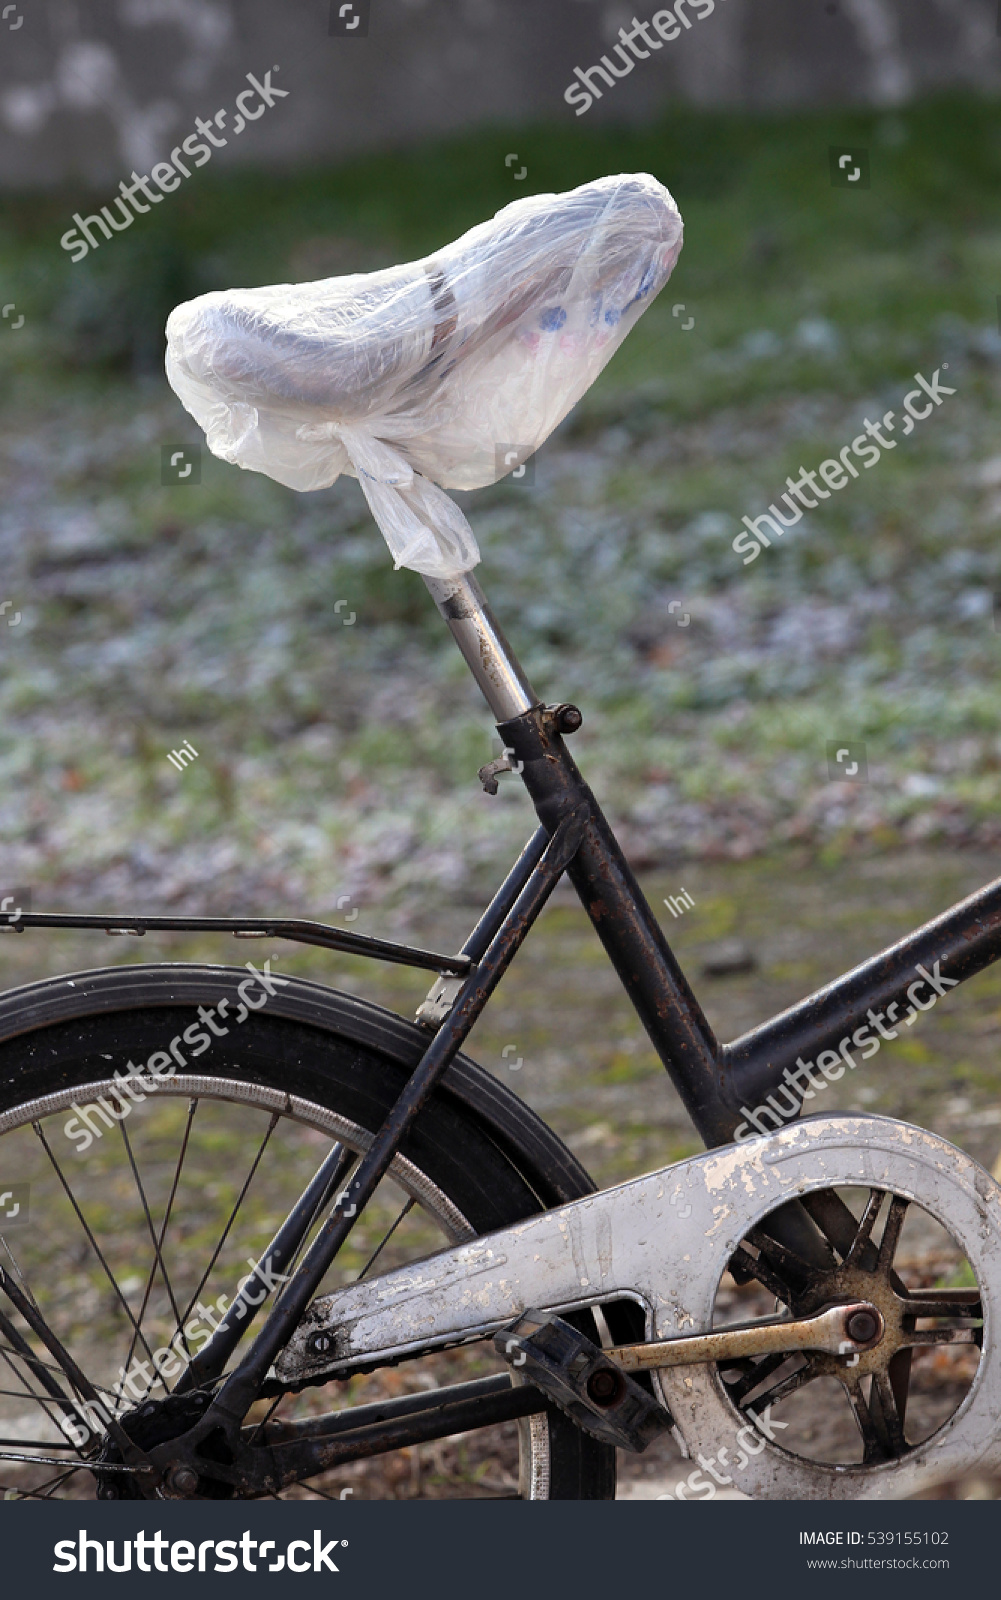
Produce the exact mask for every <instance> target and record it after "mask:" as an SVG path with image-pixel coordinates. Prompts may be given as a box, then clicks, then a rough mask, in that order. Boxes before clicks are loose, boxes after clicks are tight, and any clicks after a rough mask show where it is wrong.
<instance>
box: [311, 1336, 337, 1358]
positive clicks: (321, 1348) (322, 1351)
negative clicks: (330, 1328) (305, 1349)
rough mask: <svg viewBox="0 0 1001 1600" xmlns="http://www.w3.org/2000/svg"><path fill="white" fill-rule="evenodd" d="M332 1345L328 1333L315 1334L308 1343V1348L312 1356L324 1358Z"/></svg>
mask: <svg viewBox="0 0 1001 1600" xmlns="http://www.w3.org/2000/svg"><path fill="white" fill-rule="evenodd" d="M332 1343H333V1340H332V1339H331V1337H330V1335H329V1333H315V1334H314V1335H313V1337H312V1339H310V1341H309V1348H310V1349H311V1350H312V1352H313V1354H314V1355H317V1356H325V1355H326V1353H327V1351H328V1350H329V1349H330V1346H331V1344H332Z"/></svg>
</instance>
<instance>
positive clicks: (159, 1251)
mask: <svg viewBox="0 0 1001 1600" xmlns="http://www.w3.org/2000/svg"><path fill="white" fill-rule="evenodd" d="M197 1107H198V1101H197V1100H195V1099H192V1100H189V1101H188V1119H187V1122H186V1123H185V1125H184V1135H183V1138H182V1139H181V1149H180V1152H179V1154H178V1157H177V1163H176V1165H175V1167H174V1179H173V1183H172V1184H171V1189H170V1194H169V1196H168V1198H167V1206H166V1210H165V1211H164V1214H163V1225H162V1227H161V1229H160V1237H159V1240H158V1241H156V1242H155V1243H154V1250H155V1253H156V1254H155V1259H154V1261H153V1264H152V1266H151V1267H150V1269H149V1273H148V1275H147V1278H146V1287H145V1289H144V1290H143V1297H142V1304H141V1305H140V1307H139V1324H140V1326H141V1325H142V1320H143V1317H144V1316H145V1315H146V1307H147V1305H148V1304H149V1297H150V1295H151V1294H152V1292H153V1284H154V1282H155V1281H156V1266H157V1261H159V1262H160V1265H161V1269H162V1268H163V1241H164V1238H165V1237H166V1233H167V1224H168V1222H169V1221H170V1214H171V1210H172V1209H173V1205H174V1196H175V1195H176V1194H177V1185H178V1183H179V1182H180V1177H181V1168H182V1166H183V1165H184V1157H185V1154H186V1152H187V1148H188V1139H189V1137H190V1135H191V1124H192V1122H193V1121H194V1117H195V1111H196V1109H197ZM121 1126H122V1127H124V1124H121ZM164 1278H165V1279H166V1273H164ZM171 1305H172V1307H173V1311H174V1316H175V1317H176V1316H177V1307H176V1305H175V1304H174V1299H173V1295H171ZM180 1332H181V1342H182V1343H183V1345H184V1348H185V1350H187V1349H188V1342H187V1335H186V1334H185V1332H184V1328H183V1325H182V1327H181V1330H180ZM175 1338H176V1334H175ZM135 1351H136V1335H135V1334H133V1335H132V1343H131V1344H130V1345H129V1353H128V1355H127V1356H126V1358H125V1371H126V1372H129V1371H130V1370H131V1367H132V1358H133V1356H134V1355H135Z"/></svg>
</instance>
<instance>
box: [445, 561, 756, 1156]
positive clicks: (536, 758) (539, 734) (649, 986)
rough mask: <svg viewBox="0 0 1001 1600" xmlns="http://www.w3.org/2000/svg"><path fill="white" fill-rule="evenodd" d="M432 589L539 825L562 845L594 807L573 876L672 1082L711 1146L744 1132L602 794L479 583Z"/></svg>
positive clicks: (706, 1032)
mask: <svg viewBox="0 0 1001 1600" xmlns="http://www.w3.org/2000/svg"><path fill="white" fill-rule="evenodd" d="M424 582H425V583H426V584H427V587H428V589H429V591H430V593H431V596H432V598H433V599H434V602H435V604H436V606H437V607H438V610H439V611H440V612H441V615H442V617H443V618H444V619H445V621H446V623H447V624H448V627H449V630H450V632H451V634H452V637H453V638H454V639H455V642H456V644H457V645H458V646H459V649H460V650H461V652H462V655H463V657H464V658H465V661H466V663H467V665H468V666H469V669H470V671H471V672H472V674H473V677H474V678H475V679H476V682H477V684H478V685H479V687H480V690H481V691H482V693H483V695H484V698H485V699H486V702H487V704H488V705H489V707H490V710H491V711H492V712H493V714H494V718H495V720H496V722H497V731H498V733H499V734H500V736H501V739H502V740H503V742H504V746H505V749H506V750H508V751H509V752H510V753H511V754H513V755H514V756H515V758H516V762H517V763H518V767H517V770H519V771H520V772H521V775H522V779H523V781H524V784H525V787H526V788H527V790H528V792H529V794H530V796H531V798H532V801H533V803H534V805H535V809H536V811H537V813H538V816H539V820H540V822H541V823H542V825H543V827H544V828H545V829H546V831H547V832H548V833H549V834H550V835H552V834H553V833H555V831H556V829H557V827H558V826H559V824H560V822H561V821H562V820H563V818H564V817H565V816H566V815H567V814H568V813H569V812H571V811H574V810H576V809H578V808H579V807H580V806H581V805H586V806H587V808H588V811H589V816H590V820H589V822H588V825H587V827H586V829H585V833H584V838H583V840H582V843H581V845H580V847H579V849H578V851H577V853H576V855H575V856H574V859H573V861H572V862H571V863H570V865H569V867H568V868H567V876H568V877H569V878H570V880H571V882H572V883H573V885H574V888H575V889H576V891H577V893H578V895H579V896H580V899H581V901H582V903H583V905H584V909H585V910H586V911H587V914H588V916H589V917H590V919H591V921H592V922H593V924H594V927H595V930H596V932H597V934H598V937H599V939H600V940H601V942H602V944H603V945H604V947H605V950H606V951H607V953H608V955H609V958H610V959H611V962H612V965H613V966H614V967H615V970H616V972H617V973H618V975H619V979H620V981H621V982H622V984H623V986H624V988H625V990H626V992H627V994H628V995H629V998H630V1000H631V1001H632V1003H633V1005H634V1006H635V1008H636V1011H637V1013H638V1014H639V1017H640V1020H641V1022H642V1023H643V1026H644V1027H645V1029H646V1031H647V1033H648V1034H649V1036H650V1039H651V1041H652V1043H653V1045H654V1048H655V1049H656V1051H657V1054H658V1055H659V1056H660V1058H661V1060H662V1061H663V1063H664V1066H665V1067H666V1068H667V1071H668V1074H669V1076H670V1078H671V1081H672V1082H673V1083H674V1085H675V1088H676V1089H677V1091H678V1093H679V1095H680V1096H681V1098H682V1100H683V1101H684V1104H685V1106H686V1108H687V1110H688V1112H689V1114H690V1116H691V1118H692V1121H693V1122H694V1123H695V1126H696V1128H697V1129H698V1131H699V1134H700V1135H701V1137H702V1138H703V1139H704V1140H705V1142H706V1144H707V1145H715V1144H722V1143H724V1142H726V1141H727V1140H729V1139H730V1138H731V1137H732V1135H733V1130H734V1128H735V1127H736V1125H737V1120H738V1119H737V1118H736V1117H735V1116H734V1114H733V1112H732V1111H731V1109H730V1107H729V1105H728V1104H727V1101H726V1099H725V1098H724V1094H723V1070H724V1069H723V1067H722V1052H721V1050H720V1047H719V1045H718V1043H717V1041H716V1038H715V1036H714V1034H713V1031H712V1029H711V1028H710V1026H709V1023H708V1021H707V1020H706V1018H705V1016H704V1014H703V1012H702V1008H701V1006H700V1005H699V1003H698V1001H697V1000H696V998H695V995H694V994H693V993H692V990H691V988H690V987H689V984H688V982H687V980H686V978H685V976H684V973H683V972H682V971H681V968H680V967H679V965H678V963H677V960H676V959H675V956H674V953H673V951H672V950H671V948H670V946H669V944H668V942H667V939H666V938H665V935H664V931H663V929H662V928H661V926H660V924H659V923H658V921H657V919H656V917H655V916H654V914H653V912H652V910H651V909H650V906H649V905H648V904H647V901H646V899H645V898H644V895H643V891H642V890H641V889H640V886H639V884H638V883H637V882H636V879H635V878H634V877H633V874H632V872H631V871H630V869H629V865H628V863H627V862H626V859H625V857H624V856H623V854H622V850H621V848H620V846H619V844H618V842H617V840H616V839H615V836H614V834H613V833H612V830H611V828H610V827H609V826H608V823H607V822H606V820H605V818H604V816H603V815H602V812H601V809H600V807H599V805H598V803H597V801H596V800H595V798H594V796H593V794H592V793H591V791H590V790H589V789H588V787H587V785H586V784H585V782H584V780H583V778H582V777H581V775H580V773H579V772H578V770H577V767H576V765H575V764H574V762H573V760H572V758H571V756H570V753H569V751H568V750H567V748H566V745H565V744H564V742H563V739H562V737H561V735H560V732H559V729H558V728H557V726H556V723H555V719H554V718H553V717H552V716H550V715H549V714H548V713H547V711H546V709H545V707H544V706H543V705H542V704H541V702H540V700H539V697H538V695H536V694H535V692H534V690H533V689H532V687H531V685H530V684H529V682H528V679H527V677H526V676H525V673H524V671H523V670H522V668H521V666H520V664H519V662H518V660H517V658H516V657H515V655H514V652H513V651H512V649H511V647H510V645H509V644H508V642H507V640H506V639H505V637H504V634H503V632H502V631H501V629H500V627H499V625H498V623H497V621H496V619H495V618H494V616H493V614H492V612H491V610H490V607H489V605H488V603H487V599H486V596H485V595H484V593H483V590H482V589H481V588H480V586H479V584H478V583H477V581H476V579H475V578H474V577H472V575H471V574H470V573H457V574H456V575H455V576H454V577H450V578H429V577H427V576H425V578H424Z"/></svg>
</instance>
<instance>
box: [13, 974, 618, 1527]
mask: <svg viewBox="0 0 1001 1600" xmlns="http://www.w3.org/2000/svg"><path fill="white" fill-rule="evenodd" d="M246 979H247V973H246V971H245V969H243V968H228V967H214V966H199V965H193V964H186V963H185V964H181V963H178V964H173V963H171V964H163V965H157V966H135V965H125V966H119V967H112V968H102V969H97V970H93V971H88V972H81V973H74V974H70V975H67V976H65V977H59V978H53V979H47V980H44V981H42V982H40V983H35V984H30V985H27V986H24V987H23V988H20V989H15V990H11V991H9V992H8V993H6V994H4V995H0V1137H2V1136H3V1135H6V1134H7V1133H9V1132H11V1131H12V1130H14V1129H23V1128H25V1127H26V1126H27V1125H28V1124H29V1123H31V1122H32V1121H35V1120H38V1119H42V1120H44V1118H46V1117H53V1116H61V1115H63V1113H64V1112H65V1109H66V1108H67V1107H68V1106H69V1105H71V1104H72V1103H74V1102H75V1103H76V1104H77V1105H80V1104H81V1103H86V1102H84V1096H85V1095H86V1096H87V1097H88V1099H89V1098H90V1097H91V1096H93V1098H95V1099H96V1096H97V1094H98V1093H99V1092H100V1090H101V1085H105V1086H106V1088H107V1089H108V1091H109V1092H110V1089H111V1085H112V1084H113V1078H112V1077H111V1076H110V1074H109V1068H108V1066H107V1062H108V1059H109V1058H111V1060H112V1061H114V1062H118V1061H119V1060H120V1059H121V1058H128V1059H129V1060H134V1061H135V1062H136V1063H137V1064H138V1063H141V1062H142V1061H144V1060H145V1059H146V1057H147V1056H148V1055H149V1053H150V1052H151V1051H153V1050H156V1049H157V1048H162V1047H163V1045H164V1042H165V1040H166V1039H168V1038H170V1037H171V1036H174V1037H175V1039H176V1038H177V1037H178V1036H179V1035H182V1034H183V1031H184V1029H185V1028H186V1027H191V1026H192V1024H193V1020H194V1019H195V1018H197V1015H198V1012H197V1008H198V1007H199V1006H202V1007H213V1006H215V1007H219V1006H220V1002H221V1000H222V999H223V998H226V999H227V1007H228V1008H231V1009H227V1011H226V1017H227V1020H232V1017H233V1014H234V1011H235V1008H236V1006H237V1005H238V1004H239V1000H238V988H239V985H240V983H241V982H244V983H245V982H246ZM244 992H245V993H246V991H244ZM242 1009H243V1010H244V1011H246V1007H243V1008H242ZM221 1014H222V1013H221V1012H220V1015H221ZM216 1020H217V1022H218V1021H219V1020H220V1019H219V1017H217V1018H216ZM213 1032H214V1030H213ZM428 1038H429V1035H428V1033H427V1031H426V1030H424V1029H421V1028H420V1027H418V1026H416V1025H415V1024H411V1023H408V1022H406V1021H404V1020H403V1019H402V1018H400V1017H397V1016H395V1015H393V1014H392V1013H390V1012H388V1011H385V1010H383V1009H382V1008H381V1007H378V1006H375V1005H373V1004H371V1003H370V1002H367V1001H364V1000H361V999H358V998H357V997H355V996H351V995H346V994H343V993H340V992H338V991H336V990H333V989H330V988H327V987H325V986H324V985H322V984H318V983H315V982H311V981H308V980H304V979H296V978H291V979H287V980H283V981H282V982H281V985H280V987H279V988H278V990H277V993H274V994H272V995H271V996H270V997H269V999H268V1001H267V1004H266V1005H265V1006H263V1007H262V1009H260V1010H258V1011H256V1012H255V1013H254V1014H253V1016H252V1017H249V1016H248V1017H246V1019H245V1022H244V1024H243V1026H242V1027H241V1028H240V1029H239V1032H237V1031H236V1030H231V1031H230V1033H229V1034H228V1036H227V1037H225V1038H223V1037H218V1038H215V1037H214V1038H213V1040H212V1050H211V1057H210V1059H209V1057H206V1061H205V1064H204V1065H201V1064H200V1065H199V1067H198V1068H195V1067H194V1064H193V1063H188V1064H187V1066H186V1068H185V1070H183V1071H181V1070H179V1071H177V1072H176V1074H175V1075H174V1076H172V1077H171V1078H170V1079H167V1080H164V1083H163V1085H162V1088H161V1089H160V1090H158V1095H157V1099H158V1100H159V1101H162V1100H163V1099H169V1098H171V1097H174V1096H180V1097H187V1098H188V1099H189V1100H190V1099H191V1095H192V1091H193V1090H195V1091H196V1092H197V1096H198V1097H199V1098H202V1099H205V1100H208V1101H212V1102H214V1103H215V1102H218V1103H224V1104H227V1105H231V1104H233V1103H234V1101H235V1102H236V1103H238V1104H241V1105H248V1104H255V1105H258V1106H261V1107H262V1108H266V1107H268V1106H271V1107H272V1108H273V1107H274V1106H275V1104H277V1103H279V1102H282V1097H283V1103H284V1105H285V1106H286V1108H287V1109H286V1111H285V1112H284V1115H286V1116H288V1117H290V1118H291V1119H292V1120H294V1121H303V1120H304V1112H303V1108H304V1107H320V1108H321V1109H322V1110H323V1112H325V1113H327V1114H328V1119H327V1120H328V1121H329V1119H330V1117H333V1118H335V1119H339V1124H338V1128H339V1136H341V1137H342V1138H343V1140H344V1142H345V1143H351V1140H350V1139H349V1138H348V1137H346V1136H345V1130H348V1131H349V1132H350V1130H354V1133H353V1143H351V1147H352V1148H362V1147H363V1145H364V1142H365V1139H366V1138H367V1137H370V1136H371V1135H372V1134H373V1133H374V1132H375V1131H376V1129H377V1128H378V1127H379V1126H380V1125H381V1123H382V1121H383V1120H384V1118H385V1115H386V1113H387V1112H388V1110H389V1108H390V1107H391V1105H392V1104H393V1102H394V1101H395V1099H396V1098H397V1096H398V1094H399V1092H400V1090H401V1089H402V1087H403V1085H404V1083H405V1082H406V1079H407V1076H408V1075H409V1073H410V1071H412V1069H413V1067H414V1066H415V1064H416V1062H417V1061H418V1060H419V1058H420V1055H421V1054H422V1052H423V1050H424V1049H425V1048H426V1045H427V1041H428ZM122 1064H123V1065H124V1061H122ZM188 1068H190V1070H188ZM276 1096H277V1097H278V1101H276V1099H275V1097H276ZM269 1097H270V1099H269ZM118 1098H119V1100H122V1099H123V1097H122V1096H119V1097H118ZM273 1114H274V1113H273ZM310 1116H312V1117H313V1123H314V1125H316V1124H317V1121H318V1119H317V1117H316V1116H315V1115H314V1114H313V1113H308V1114H306V1115H305V1120H306V1121H307V1122H308V1121H309V1119H310ZM105 1120H106V1121H107V1120H108V1119H107V1118H105ZM321 1120H322V1119H321ZM400 1172H402V1173H403V1177H404V1182H403V1185H402V1186H403V1187H404V1188H405V1189H407V1192H408V1193H410V1194H414V1193H415V1192H417V1191H421V1186H422V1184H423V1185H424V1186H425V1187H424V1190H423V1191H422V1194H423V1198H421V1199H420V1204H421V1206H422V1207H424V1208H425V1209H427V1208H429V1207H430V1210H431V1211H432V1212H434V1214H435V1215H436V1217H437V1212H435V1211H434V1208H435V1206H437V1208H438V1211H440V1212H441V1214H442V1216H444V1217H446V1222H447V1219H448V1217H450V1216H451V1213H449V1212H448V1211H447V1207H443V1206H442V1205H441V1204H440V1202H438V1201H434V1200H433V1199H432V1200H429V1199H428V1196H429V1195H430V1194H432V1191H433V1193H434V1194H437V1195H443V1196H445V1197H446V1199H447V1201H448V1203H449V1205H450V1206H451V1207H453V1208H454V1210H455V1212H457V1213H458V1214H459V1215H460V1216H461V1218H462V1219H463V1221H464V1223H465V1225H466V1226H467V1228H468V1230H469V1233H470V1234H478V1233H483V1232H486V1231H489V1230H490V1229H492V1228H497V1227H503V1226H506V1225H508V1224H510V1223H512V1222H514V1221H517V1220H519V1219H520V1218H521V1217H523V1216H527V1215H530V1214H531V1213H533V1212H535V1211H538V1210H542V1209H546V1208H547V1207H549V1206H553V1205H558V1204H561V1203H564V1202H566V1201H568V1200H572V1199H576V1198H578V1197H579V1196H581V1195H583V1194H588V1193H591V1192H593V1190H594V1184H593V1182H592V1180H591V1179H590V1178H589V1176H588V1174H587V1173H586V1171H585V1170H584V1168H583V1167H582V1166H581V1165H580V1163H579V1162H577V1161H576V1159H575V1158H574V1156H573V1155H572V1154H571V1152H570V1151H568V1150H567V1149H566V1147H565V1146H564V1145H563V1144H562V1143H561V1142H560V1140H559V1139H558V1138H557V1137H556V1135H555V1134H554V1133H553V1132H552V1130H551V1129H549V1128H548V1127H547V1126H546V1124H545V1123H544V1122H542V1121H541V1119H540V1118H538V1117H537V1116H536V1115H535V1114H534V1113H533V1112H532V1111H531V1110H530V1109H529V1108H528V1107H527V1106H526V1105H524V1103H523V1102H521V1101H520V1100H519V1099H518V1098H517V1096H515V1095H514V1094H513V1093H512V1092H511V1091H510V1090H509V1089H508V1088H507V1087H506V1086H505V1085H504V1084H502V1083H500V1082H498V1080H496V1079H495V1078H493V1077H492V1076H491V1075H490V1074H489V1073H487V1072H486V1071H484V1070H483V1069H482V1068H480V1067H478V1066H477V1065H476V1064H475V1063H474V1062H472V1061H471V1060H469V1059H468V1058H466V1057H462V1056H460V1057H459V1058H457V1060H456V1061H455V1062H454V1063H453V1065H452V1066H451V1067H450V1068H449V1070H448V1072H447V1073H446V1074H445V1077H444V1079H443V1081H442V1083H441V1085H440V1086H439V1088H438V1090H437V1092H436V1093H435V1095H434V1096H433V1097H432V1100H431V1101H430V1102H429V1104H428V1106H427V1107H426V1108H425V1110H424V1111H423V1112H422V1114H421V1116H420V1118H419V1119H418V1121H417V1123H416V1124H415V1127H414V1129H413V1130H412V1132H411V1134H410V1136H409V1137H408V1139H407V1140H406V1141H405V1143H404V1145H403V1147H402V1149H401V1151H400V1153H399V1156H398V1158H397V1169H396V1170H394V1177H395V1178H396V1179H397V1181H399V1174H400ZM438 1220H439V1223H440V1225H441V1226H443V1227H444V1226H445V1225H446V1224H445V1223H441V1219H440V1218H438ZM452 1224H454V1218H452ZM519 1433H520V1437H521V1457H522V1465H521V1480H520V1482H521V1492H522V1494H523V1495H524V1496H526V1497H530V1498H549V1499H611V1498H614V1494H615V1462H614V1452H613V1451H612V1450H610V1449H608V1448H607V1447H606V1446H604V1445H602V1444H601V1443H600V1442H599V1441H597V1440H595V1439H594V1438H592V1437H591V1436H589V1435H587V1434H585V1433H583V1432H581V1431H580V1430H578V1429H577V1428H576V1427H574V1426H573V1424H572V1423H570V1421H569V1420H568V1419H567V1418H566V1417H564V1416H563V1415H562V1414H561V1413H559V1412H557V1411H555V1410H550V1411H549V1412H547V1413H544V1414H542V1415H541V1416H540V1417H538V1418H533V1419H529V1420H527V1421H526V1422H523V1423H521V1424H519ZM526 1457H527V1459H526Z"/></svg>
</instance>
